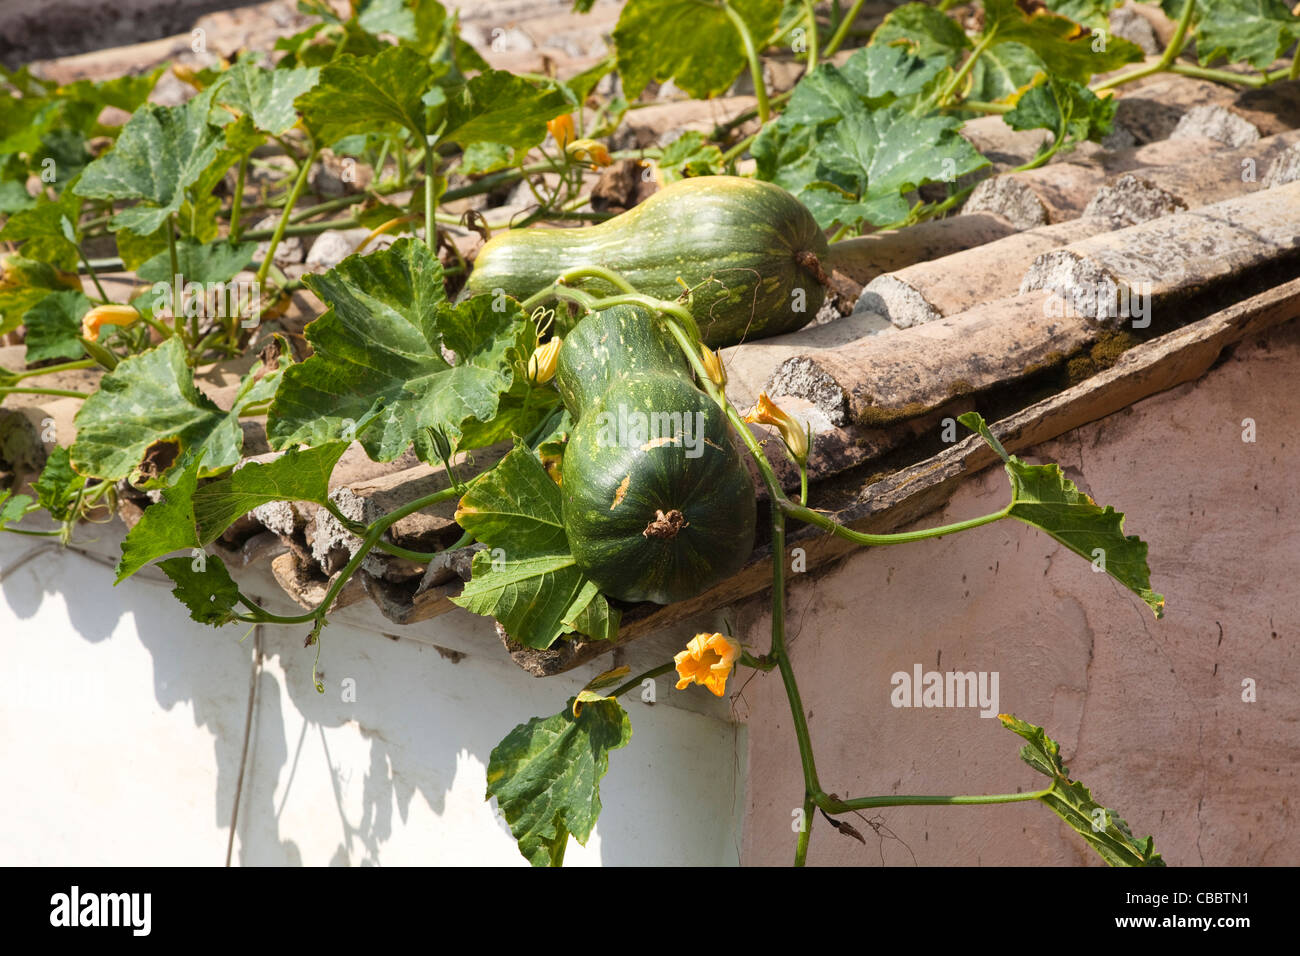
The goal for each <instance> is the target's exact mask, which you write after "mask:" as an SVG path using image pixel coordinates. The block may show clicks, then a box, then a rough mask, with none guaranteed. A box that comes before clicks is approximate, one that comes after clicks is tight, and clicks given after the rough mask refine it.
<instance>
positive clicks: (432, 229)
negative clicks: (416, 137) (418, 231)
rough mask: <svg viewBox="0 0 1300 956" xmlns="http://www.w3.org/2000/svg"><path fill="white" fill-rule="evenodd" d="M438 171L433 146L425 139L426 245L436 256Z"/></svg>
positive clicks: (427, 138)
mask: <svg viewBox="0 0 1300 956" xmlns="http://www.w3.org/2000/svg"><path fill="white" fill-rule="evenodd" d="M436 170H437V160H435V159H434V156H433V146H431V145H430V144H429V137H427V136H426V137H424V244H425V245H426V246H428V247H429V251H430V252H433V253H435V254H436V252H437V246H438V223H437V221H436V220H435V219H434V217H433V207H434V201H433V181H434V174H435V172H436Z"/></svg>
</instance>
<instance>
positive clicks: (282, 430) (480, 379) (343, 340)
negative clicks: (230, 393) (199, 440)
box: [267, 238, 535, 461]
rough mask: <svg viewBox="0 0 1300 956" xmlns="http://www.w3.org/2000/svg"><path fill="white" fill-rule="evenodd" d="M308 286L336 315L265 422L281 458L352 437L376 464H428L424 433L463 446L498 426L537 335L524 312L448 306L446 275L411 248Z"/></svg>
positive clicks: (320, 325)
mask: <svg viewBox="0 0 1300 956" xmlns="http://www.w3.org/2000/svg"><path fill="white" fill-rule="evenodd" d="M306 282H307V284H308V286H309V287H310V288H311V290H312V291H313V292H315V293H316V294H317V295H318V296H320V298H321V299H322V300H323V301H324V302H326V303H327V304H328V305H329V306H330V309H329V311H328V312H326V313H325V314H324V315H323V316H321V317H320V318H319V319H317V320H316V321H315V322H313V323H311V324H310V325H309V326H308V327H307V332H306V335H307V340H308V341H309V342H310V343H311V345H312V348H313V349H314V350H315V354H314V355H313V356H312V357H311V358H309V359H308V360H307V361H305V362H303V363H302V364H301V365H297V366H294V367H293V368H291V369H290V370H289V371H288V372H287V373H286V375H285V380H284V383H283V384H282V385H281V387H280V390H279V392H277V393H276V396H275V403H274V405H273V406H272V407H271V411H270V415H269V417H268V421H267V433H268V435H269V436H270V438H271V441H272V444H273V445H274V447H276V448H283V447H285V446H287V445H291V444H298V443H306V444H311V445H316V444H320V443H321V442H323V441H328V440H331V439H335V438H340V437H351V436H352V434H354V433H355V434H356V437H357V438H358V440H360V442H361V444H362V446H363V447H364V448H365V450H366V453H367V454H369V455H370V456H371V457H372V458H374V459H375V460H376V461H392V460H393V459H394V458H396V457H397V456H398V455H400V454H402V452H404V451H406V449H407V448H408V447H410V445H411V442H412V441H414V442H415V443H416V451H417V453H418V454H419V455H420V456H421V458H423V459H424V460H426V461H428V460H431V456H432V447H431V445H430V443H429V438H428V435H427V432H426V428H430V427H431V428H438V429H441V430H442V431H443V432H444V433H445V434H446V435H448V437H450V438H452V439H454V440H456V439H460V438H461V437H462V436H463V434H464V433H465V430H466V424H467V423H468V422H470V421H471V420H477V421H479V422H489V421H491V420H492V418H493V417H494V416H495V415H496V413H497V410H498V406H499V403H500V399H501V396H502V395H503V394H505V393H507V392H509V391H510V390H511V388H512V387H513V386H514V384H515V381H516V377H517V376H518V375H519V372H518V370H519V369H522V368H523V367H524V365H523V363H524V362H526V361H527V357H528V356H529V355H530V354H531V352H532V344H533V340H534V338H535V332H534V331H533V328H532V325H531V323H530V322H529V321H528V317H527V316H526V315H524V314H523V312H522V311H521V310H520V309H519V305H518V303H517V302H515V301H514V300H513V299H500V300H499V299H497V298H496V297H494V296H477V297H475V298H473V299H470V300H468V301H466V302H463V303H461V304H460V305H458V306H452V305H450V304H449V303H447V302H446V298H445V294H444V291H443V286H442V265H441V264H440V263H439V262H438V260H437V259H436V258H434V256H433V255H432V253H430V252H429V250H428V248H427V247H425V246H424V244H423V243H421V242H418V241H416V240H414V239H410V238H405V239H399V240H398V241H397V242H396V243H394V244H393V245H392V247H390V248H389V249H385V250H382V251H380V252H376V253H374V254H373V255H368V256H352V257H351V258H349V259H345V260H344V261H343V262H342V263H340V264H339V265H338V267H337V268H335V269H333V270H331V271H330V272H327V273H325V274H324V275H314V276H308V277H307V278H306ZM444 348H445V349H447V350H448V351H450V352H452V353H455V364H454V365H453V364H450V363H449V362H448V360H447V358H446V357H444V355H443V349H444ZM371 418H373V422H372V423H371V424H370V425H369V426H368V427H367V428H365V429H364V430H361V431H357V426H358V424H359V423H360V422H361V421H363V420H366V419H371ZM462 447H467V444H462Z"/></svg>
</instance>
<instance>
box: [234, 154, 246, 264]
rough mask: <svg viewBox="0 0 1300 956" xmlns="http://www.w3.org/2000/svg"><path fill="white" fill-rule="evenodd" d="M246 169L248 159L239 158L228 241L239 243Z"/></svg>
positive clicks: (244, 157)
mask: <svg viewBox="0 0 1300 956" xmlns="http://www.w3.org/2000/svg"><path fill="white" fill-rule="evenodd" d="M247 168H248V157H247V156H243V157H240V160H239V167H238V169H237V171H236V172H235V195H234V198H233V199H232V201H231V205H230V241H231V242H232V243H235V242H238V241H239V217H240V215H241V213H242V211H243V208H244V176H245V171H246V170H247Z"/></svg>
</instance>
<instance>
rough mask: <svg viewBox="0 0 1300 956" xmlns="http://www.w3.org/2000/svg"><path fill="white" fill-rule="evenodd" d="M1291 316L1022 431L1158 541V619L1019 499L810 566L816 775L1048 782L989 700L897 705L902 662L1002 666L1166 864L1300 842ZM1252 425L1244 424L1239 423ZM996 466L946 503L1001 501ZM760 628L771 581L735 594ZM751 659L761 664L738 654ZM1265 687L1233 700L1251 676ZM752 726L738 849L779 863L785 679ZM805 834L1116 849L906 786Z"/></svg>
mask: <svg viewBox="0 0 1300 956" xmlns="http://www.w3.org/2000/svg"><path fill="white" fill-rule="evenodd" d="M1298 372H1300V323H1291V324H1290V325H1288V326H1283V327H1281V328H1280V329H1277V330H1274V331H1273V332H1272V333H1270V334H1268V335H1266V336H1264V337H1261V338H1259V339H1256V340H1251V341H1247V342H1245V343H1242V344H1240V345H1239V346H1238V347H1237V348H1236V350H1235V353H1234V354H1232V355H1230V356H1229V357H1228V358H1227V359H1226V360H1225V361H1223V362H1222V363H1221V364H1220V365H1219V366H1218V367H1216V368H1215V369H1214V370H1212V371H1211V372H1210V373H1209V374H1208V375H1207V376H1205V377H1204V378H1203V379H1201V380H1200V381H1198V382H1195V383H1191V384H1188V385H1185V386H1182V387H1180V388H1178V389H1175V390H1173V391H1170V392H1166V393H1163V394H1160V395H1156V396H1154V397H1152V398H1149V399H1147V400H1146V401H1143V402H1141V403H1139V404H1137V405H1135V406H1133V407H1132V408H1130V409H1127V410H1126V411H1125V412H1123V413H1120V414H1117V415H1114V416H1111V417H1110V418H1106V419H1104V420H1102V421H1098V422H1095V423H1093V424H1091V425H1088V426H1086V427H1084V428H1081V429H1078V430H1077V431H1074V432H1071V433H1069V434H1066V435H1064V436H1062V437H1061V438H1059V439H1056V440H1054V441H1051V442H1048V443H1046V444H1044V445H1042V446H1039V447H1037V448H1034V449H1032V450H1029V451H1028V452H1025V453H1022V455H1021V457H1023V458H1025V459H1026V460H1028V461H1031V462H1036V461H1044V460H1054V461H1057V462H1059V463H1060V464H1061V466H1062V467H1063V468H1065V469H1066V472H1067V473H1068V474H1069V476H1070V477H1071V478H1072V479H1074V481H1075V482H1076V483H1078V484H1079V486H1080V488H1082V489H1083V490H1085V491H1087V492H1089V493H1090V494H1092V496H1093V498H1094V499H1095V500H1097V501H1098V502H1099V503H1101V504H1113V505H1114V506H1115V507H1116V508H1118V509H1119V510H1122V511H1124V512H1126V513H1127V515H1128V517H1127V524H1126V530H1127V531H1128V533H1130V534H1139V535H1141V536H1142V538H1143V539H1144V540H1146V541H1147V542H1148V543H1149V544H1150V548H1151V550H1150V565H1151V568H1152V587H1153V588H1154V589H1155V590H1156V591H1158V592H1161V593H1163V594H1164V595H1165V598H1166V601H1167V611H1166V615H1165V617H1164V619H1163V620H1160V621H1156V620H1154V619H1153V617H1152V615H1151V614H1150V612H1149V611H1148V610H1147V609H1146V607H1145V606H1144V605H1143V604H1142V603H1141V602H1140V601H1139V600H1138V599H1137V598H1136V597H1135V596H1134V595H1132V594H1130V593H1129V592H1127V591H1125V590H1124V589H1123V588H1121V587H1120V586H1119V585H1118V584H1116V583H1115V582H1114V581H1113V580H1111V579H1110V578H1109V577H1108V576H1106V575H1104V574H1099V573H1094V572H1093V570H1092V568H1091V566H1090V565H1089V564H1088V563H1087V562H1086V561H1084V560H1082V559H1080V558H1079V557H1077V556H1075V555H1074V554H1071V553H1070V552H1068V551H1066V550H1065V549H1063V548H1061V547H1059V546H1058V545H1057V544H1056V543H1055V542H1054V541H1052V539H1050V538H1049V537H1047V536H1046V535H1044V534H1041V533H1039V532H1037V531H1035V530H1033V529H1030V528H1028V527H1026V526H1023V525H1019V524H1013V523H1012V522H1009V521H1004V522H998V523H997V524H994V525H991V526H987V527H984V528H979V529H976V530H974V531H970V532H966V533H964V534H961V535H955V536H952V537H949V538H945V539H940V540H934V541H925V542H921V543H918V544H912V545H903V546H898V547H893V548H884V549H875V550H872V551H867V552H858V553H855V554H854V555H852V556H851V557H849V558H847V559H845V560H844V561H842V562H840V563H839V564H838V565H836V566H833V567H831V568H829V569H826V570H821V571H816V572H810V573H808V574H806V575H802V576H800V575H796V576H795V580H794V584H793V586H792V587H791V591H790V598H789V605H790V617H789V625H788V626H789V633H790V634H791V635H792V636H793V640H792V643H791V655H792V660H793V663H794V667H795V671H796V673H797V675H798V677H799V682H800V688H801V690H802V693H803V698H804V703H805V706H806V708H807V710H808V713H809V723H810V726H811V733H812V737H813V742H814V745H815V747H816V753H817V758H818V761H819V762H818V771H819V774H820V777H821V781H822V785H823V787H824V788H825V789H826V790H828V791H832V792H835V793H837V794H839V795H840V796H862V795H868V794H886V793H1004V792H1013V791H1017V790H1030V789H1038V788H1040V787H1041V786H1044V785H1045V778H1043V777H1041V776H1039V775H1038V774H1036V773H1035V772H1034V771H1033V770H1031V769H1030V768H1029V767H1028V766H1027V765H1025V764H1024V763H1022V762H1021V761H1020V759H1019V756H1018V751H1019V745H1020V744H1021V743H1022V741H1021V740H1020V738H1019V737H1016V736H1015V735H1013V734H1011V733H1010V732H1009V731H1007V730H1004V729H1003V728H1002V727H1001V725H1000V724H999V722H998V721H997V720H996V719H982V718H981V717H979V716H978V713H977V711H976V710H974V709H964V710H959V709H898V708H895V707H893V706H892V705H891V703H890V694H891V690H892V687H891V684H890V675H891V674H893V673H895V672H897V671H907V672H910V671H912V669H913V666H914V665H915V664H918V663H919V664H921V665H923V668H924V669H925V670H940V671H948V670H954V669H955V670H961V671H968V670H976V671H997V672H999V675H1000V677H999V691H1000V700H999V702H998V704H999V709H1000V710H1002V711H1004V712H1009V713H1013V714H1015V715H1017V716H1018V717H1021V718H1022V719H1024V720H1028V721H1030V722H1031V723H1035V724H1040V725H1042V726H1044V727H1045V728H1046V729H1047V732H1048V733H1049V734H1050V735H1051V736H1053V737H1055V738H1056V739H1057V740H1058V741H1060V743H1061V749H1062V755H1063V756H1064V757H1065V759H1066V764H1067V766H1069V767H1070V770H1071V773H1072V775H1073V776H1074V777H1076V778H1077V779H1081V780H1082V781H1083V782H1084V783H1086V784H1087V785H1088V786H1089V787H1091V788H1092V791H1093V795H1094V797H1096V798H1097V799H1098V801H1099V802H1101V803H1103V804H1105V805H1106V806H1109V807H1111V808H1113V809H1115V810H1117V811H1118V812H1119V813H1120V814H1121V815H1123V816H1124V817H1125V818H1126V819H1127V820H1128V822H1129V824H1130V825H1131V827H1132V829H1133V831H1134V833H1135V835H1137V836H1139V837H1142V836H1145V835H1147V834H1148V833H1150V834H1154V835H1155V838H1156V848H1157V850H1158V851H1160V852H1161V853H1162V854H1163V855H1164V857H1165V860H1166V861H1167V862H1168V863H1170V864H1183V865H1196V864H1201V863H1205V864H1230V865H1231V864H1235V865H1246V864H1255V865H1258V864H1263V865H1270V864H1273V865H1276V864H1295V863H1296V862H1298V861H1300V826H1297V818H1296V808H1295V806H1294V802H1293V794H1294V792H1295V787H1296V778H1297V767H1298V766H1300V706H1298V704H1300V650H1297V643H1296V636H1297V634H1298V633H1300V538H1298V537H1297V532H1298V531H1300V469H1298V468H1297V467H1296V466H1297V465H1298V464H1300V456H1297V450H1298V449H1300V432H1298V431H1297V427H1296V426H1297V423H1300V389H1298V388H1297V387H1296V381H1297V373H1298ZM1247 418H1251V419H1253V420H1254V422H1255V427H1256V441H1255V442H1254V443H1248V442H1244V441H1243V440H1242V435H1243V426H1242V422H1243V419H1247ZM1006 495H1007V486H1006V479H1005V475H1004V474H1003V472H1002V470H1001V469H989V470H987V471H986V472H984V473H983V474H982V475H980V476H979V477H978V478H976V479H975V480H973V481H971V482H970V483H969V484H968V486H966V487H965V488H963V489H962V490H960V491H959V492H958V493H957V495H956V496H955V497H954V498H953V500H952V501H951V502H950V504H949V507H948V508H947V509H946V510H945V511H944V512H943V513H942V514H936V515H933V516H931V518H929V519H927V520H926V522H925V524H927V525H928V524H941V523H946V522H950V521H957V520H961V519H963V518H967V517H973V516H975V515H978V514H983V513H985V512H989V511H994V510H997V509H998V508H999V507H1001V506H1002V505H1003V504H1004V503H1005V501H1006ZM741 627H742V630H741V633H743V635H744V637H745V640H746V641H747V642H748V643H749V645H750V646H751V647H754V648H757V649H759V650H763V649H765V648H766V646H767V644H768V642H769V628H770V615H769V612H767V611H766V610H765V609H764V603H763V602H756V603H753V604H751V605H750V606H748V607H747V608H746V609H744V611H743V612H742V614H741ZM745 676H749V675H748V674H746V675H745ZM1247 678H1250V679H1253V680H1254V681H1255V682H1256V683H1257V685H1258V689H1257V694H1258V699H1257V702H1255V703H1245V702H1243V700H1242V694H1243V683H1242V682H1243V680H1245V679H1247ZM736 707H737V712H738V714H739V715H740V716H741V717H742V718H745V719H746V720H747V722H748V725H749V736H748V739H749V780H750V786H749V798H748V799H749V805H748V808H747V813H746V818H745V829H744V843H743V849H742V861H743V862H744V863H746V864H750V865H764V864H788V863H789V862H790V861H791V859H792V857H793V852H794V841H795V835H794V833H793V832H792V829H791V824H792V816H791V813H792V810H793V809H794V808H796V807H798V806H799V804H800V802H801V800H802V795H803V787H802V781H801V778H800V770H799V759H798V751H797V748H796V746H795V739H794V734H793V732H792V730H791V721H790V714H789V707H788V704H787V703H786V699H785V695H784V693H783V690H782V687H781V681H780V678H779V676H778V675H777V674H776V673H775V672H773V673H771V674H767V675H763V674H758V675H756V676H753V677H752V679H750V680H749V682H748V683H747V684H746V685H745V687H744V690H743V692H742V693H741V694H740V695H739V699H738V700H737V702H736ZM867 816H868V817H870V818H871V819H872V820H874V821H880V822H883V824H884V825H885V827H886V828H887V829H882V830H881V831H880V833H879V835H877V834H876V833H873V832H872V830H871V829H870V828H868V827H867V826H865V825H864V824H863V821H862V820H860V819H857V818H855V817H848V818H846V819H848V820H849V821H850V822H852V823H853V824H854V825H855V826H857V828H858V829H859V830H861V831H862V832H863V833H864V834H865V835H866V837H867V844H868V845H867V846H865V847H864V846H862V845H861V844H859V843H857V842H856V841H854V840H851V839H848V838H846V837H843V836H840V835H838V834H836V833H835V832H834V831H833V830H832V829H831V828H830V827H829V826H828V825H827V824H826V822H825V821H824V820H821V819H818V820H817V822H816V824H815V826H814V830H813V837H812V844H811V851H810V854H809V863H810V864H814V865H815V864H869V865H876V864H879V863H881V862H882V861H883V862H884V863H886V864H889V865H910V864H911V863H912V862H913V860H915V862H916V863H919V864H922V865H926V864H984V865H997V864H1057V865H1059V864H1066V865H1073V864H1079V863H1087V864H1099V863H1100V859H1099V858H1098V857H1097V856H1096V855H1095V854H1094V853H1093V851H1092V850H1091V849H1090V848H1089V847H1088V846H1087V845H1086V844H1085V843H1084V842H1083V841H1082V840H1081V839H1079V838H1078V837H1077V836H1076V835H1075V834H1074V833H1073V832H1072V831H1071V830H1069V829H1068V828H1067V827H1066V826H1065V824H1064V823H1062V822H1061V821H1060V820H1058V818H1057V817H1056V816H1055V815H1054V814H1053V813H1052V812H1051V811H1050V810H1048V809H1047V808H1046V807H1044V806H1041V805H1039V804H1037V803H1024V804H1010V805H1002V806H991V807H933V808H923V807H899V808H890V809H887V810H881V811H873V812H871V813H868V814H867Z"/></svg>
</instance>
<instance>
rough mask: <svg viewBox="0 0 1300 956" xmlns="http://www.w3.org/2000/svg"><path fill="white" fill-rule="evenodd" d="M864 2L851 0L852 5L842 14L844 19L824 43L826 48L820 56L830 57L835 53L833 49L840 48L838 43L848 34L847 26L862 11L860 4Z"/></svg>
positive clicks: (863, 0) (850, 24)
mask: <svg viewBox="0 0 1300 956" xmlns="http://www.w3.org/2000/svg"><path fill="white" fill-rule="evenodd" d="M865 2H866V0H853V6H851V7H849V9H848V12H846V13H845V14H844V19H843V20H841V21H840V25H839V26H838V27H836V28H835V32H834V33H832V34H831V38H830V41H829V42H828V43H827V44H826V50H825V52H824V53H823V54H822V56H824V57H826V58H830V57H831V56H834V55H835V51H836V50H838V49H839V48H840V44H841V43H843V42H844V39H845V37H847V36H848V35H849V28H850V27H851V26H853V21H854V20H856V19H857V18H858V14H859V13H861V12H862V4H864V3H865Z"/></svg>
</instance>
